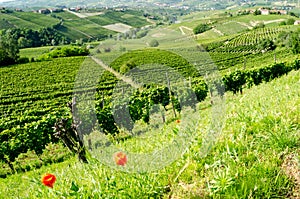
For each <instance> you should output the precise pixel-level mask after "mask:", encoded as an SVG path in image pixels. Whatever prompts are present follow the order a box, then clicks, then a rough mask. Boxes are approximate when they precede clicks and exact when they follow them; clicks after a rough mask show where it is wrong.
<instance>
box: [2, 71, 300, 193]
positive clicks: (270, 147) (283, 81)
mask: <svg viewBox="0 0 300 199" xmlns="http://www.w3.org/2000/svg"><path fill="white" fill-rule="evenodd" d="M299 81H300V72H299V71H297V72H295V71H294V72H291V73H290V74H289V75H288V76H285V77H282V78H280V79H276V80H274V81H272V82H270V83H268V84H262V85H260V86H257V87H254V88H252V89H250V90H246V91H245V94H244V95H238V96H232V95H231V94H229V93H228V94H227V110H226V112H227V114H226V116H225V117H226V124H225V127H224V130H223V134H222V135H221V137H220V139H219V142H218V143H217V145H216V146H215V148H214V149H213V150H212V151H211V153H210V154H209V155H208V156H206V157H205V158H201V157H200V156H199V153H200V146H201V144H200V141H195V142H194V144H193V145H192V147H191V148H190V150H189V151H188V152H187V153H186V155H184V156H183V157H182V158H181V159H180V160H178V161H176V162H175V163H173V164H172V165H170V166H168V167H166V168H165V169H163V170H161V171H159V172H156V173H149V174H128V173H123V172H116V171H113V170H110V169H109V168H107V167H105V166H102V165H101V164H98V163H92V164H89V165H82V164H80V163H78V162H77V160H75V159H74V160H71V161H67V162H64V163H61V164H55V165H51V166H46V167H42V169H39V170H36V171H31V172H27V173H24V174H17V175H14V176H10V177H8V178H7V179H0V195H1V196H5V197H6V198H16V197H18V198H58V197H68V198H71V197H72V196H73V198H78V197H81V198H89V197H92V198H128V197H132V198H149V197H154V198H157V197H159V196H163V197H164V198H168V197H170V196H172V197H173V198H195V197H200V198H208V197H211V198H237V199H238V198H248V197H250V196H252V197H253V198H277V197H287V196H288V195H289V194H291V193H293V192H294V194H295V193H296V191H297V190H293V189H294V188H293V187H294V183H293V179H289V178H288V176H287V175H286V174H285V173H286V172H287V171H286V170H284V169H283V168H282V164H283V162H284V161H285V159H286V158H287V157H288V155H289V154H291V153H293V154H295V156H294V157H295V158H298V160H299V153H300V151H299V144H300V140H299V136H300V126H299V122H300V121H299V115H300V112H299V110H300V107H299V105H300V96H299V89H300V84H299ZM209 113H210V109H206V110H204V112H203V114H204V115H205V117H204V118H202V119H201V121H202V122H203V123H202V122H201V124H200V125H201V126H202V128H201V129H202V130H200V131H196V132H195V133H196V134H197V137H199V140H201V134H202V133H203V132H204V131H205V128H203V126H204V127H205V126H206V125H207V122H208V121H209V118H210V117H209V115H210V114H209ZM296 171H297V168H296ZM46 172H50V173H54V174H55V175H56V176H57V183H56V185H55V187H54V189H53V190H50V189H49V188H47V187H44V186H43V185H42V184H41V183H40V178H41V175H42V174H44V173H46ZM298 172H299V170H298ZM166 190H171V192H167V191H166ZM298 191H299V190H298Z"/></svg>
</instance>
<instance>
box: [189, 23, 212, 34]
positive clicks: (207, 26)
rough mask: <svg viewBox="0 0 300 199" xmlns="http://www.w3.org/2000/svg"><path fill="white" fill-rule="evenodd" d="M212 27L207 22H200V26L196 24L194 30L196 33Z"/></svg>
mask: <svg viewBox="0 0 300 199" xmlns="http://www.w3.org/2000/svg"><path fill="white" fill-rule="evenodd" d="M210 29H211V27H210V26H209V25H207V24H199V25H198V26H196V27H195V28H194V29H193V32H194V34H200V33H203V32H205V31H208V30H210Z"/></svg>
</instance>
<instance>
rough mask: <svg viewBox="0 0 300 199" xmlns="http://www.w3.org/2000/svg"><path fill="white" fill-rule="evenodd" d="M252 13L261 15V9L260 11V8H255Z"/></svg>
mask: <svg viewBox="0 0 300 199" xmlns="http://www.w3.org/2000/svg"><path fill="white" fill-rule="evenodd" d="M253 15H261V11H260V10H255V11H254V12H253Z"/></svg>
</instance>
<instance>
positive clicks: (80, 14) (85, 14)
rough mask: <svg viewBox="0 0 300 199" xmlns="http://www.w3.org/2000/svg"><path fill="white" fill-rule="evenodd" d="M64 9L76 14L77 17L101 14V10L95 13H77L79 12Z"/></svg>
mask: <svg viewBox="0 0 300 199" xmlns="http://www.w3.org/2000/svg"><path fill="white" fill-rule="evenodd" d="M64 11H66V12H69V13H71V14H73V15H76V16H77V17H79V18H86V17H91V16H97V15H101V14H103V12H95V13H84V14H83V13H79V12H73V11H71V10H69V9H64Z"/></svg>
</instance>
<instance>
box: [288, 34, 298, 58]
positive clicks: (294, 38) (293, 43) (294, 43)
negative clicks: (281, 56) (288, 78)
mask: <svg viewBox="0 0 300 199" xmlns="http://www.w3.org/2000/svg"><path fill="white" fill-rule="evenodd" d="M288 46H289V47H290V49H291V50H292V52H293V53H294V54H298V53H300V30H298V31H297V32H293V33H291V35H290V37H289V38H288Z"/></svg>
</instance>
